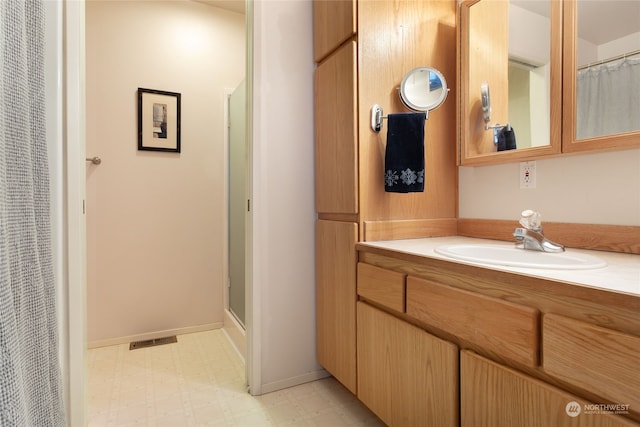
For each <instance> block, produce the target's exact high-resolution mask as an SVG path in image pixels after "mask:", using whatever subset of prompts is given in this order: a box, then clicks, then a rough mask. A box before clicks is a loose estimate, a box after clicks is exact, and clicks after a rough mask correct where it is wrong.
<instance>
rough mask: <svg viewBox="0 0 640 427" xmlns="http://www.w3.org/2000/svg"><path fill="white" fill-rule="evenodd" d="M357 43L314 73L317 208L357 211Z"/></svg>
mask: <svg viewBox="0 0 640 427" xmlns="http://www.w3.org/2000/svg"><path fill="white" fill-rule="evenodd" d="M356 79H357V77H356V43H355V42H354V41H351V42H349V43H347V44H345V45H344V46H342V47H341V48H340V49H338V51H336V52H335V53H334V54H333V55H331V56H330V57H329V58H328V59H327V60H326V61H324V62H323V63H322V64H320V65H318V68H317V70H316V74H315V93H316V95H315V118H316V127H315V139H316V144H315V165H316V210H317V211H318V212H332V213H342V214H357V213H358V163H357V158H358V152H357V151H358V144H357V141H358V139H357V105H356Z"/></svg>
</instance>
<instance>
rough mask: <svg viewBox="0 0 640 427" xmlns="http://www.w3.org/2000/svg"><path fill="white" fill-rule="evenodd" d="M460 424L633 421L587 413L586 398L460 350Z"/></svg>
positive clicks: (537, 426) (607, 426)
mask: <svg viewBox="0 0 640 427" xmlns="http://www.w3.org/2000/svg"><path fill="white" fill-rule="evenodd" d="M585 405H587V406H585ZM460 425H461V426H462V427H466V426H468V427H475V426H492V427H502V426H504V427H512V426H528V427H548V426H556V427H562V426H572V427H574V426H585V427H586V426H593V427H596V426H597V427H614V426H616V427H618V426H619V427H622V426H626V427H630V426H637V424H635V423H634V422H632V421H630V420H627V419H624V418H622V417H620V416H618V415H613V414H603V413H590V412H589V406H588V402H586V401H584V400H582V399H579V398H578V397H576V396H574V395H572V394H569V393H567V392H565V391H563V390H560V389H557V388H555V387H553V386H551V385H549V384H546V383H544V382H542V381H540V380H537V379H535V378H531V377H529V376H527V375H524V374H522V373H520V372H517V371H514V370H513V369H510V368H506V367H504V366H502V365H498V364H497V363H494V362H492V361H490V360H487V359H485V358H483V357H480V356H478V355H476V354H475V353H472V352H470V351H462V352H461V353H460Z"/></svg>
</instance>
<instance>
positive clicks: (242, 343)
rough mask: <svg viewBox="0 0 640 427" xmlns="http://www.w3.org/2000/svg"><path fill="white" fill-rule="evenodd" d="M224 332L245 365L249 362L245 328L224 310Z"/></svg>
mask: <svg viewBox="0 0 640 427" xmlns="http://www.w3.org/2000/svg"><path fill="white" fill-rule="evenodd" d="M222 330H223V331H224V332H225V333H226V334H227V337H229V341H230V342H231V344H232V345H233V346H234V347H235V349H236V352H237V353H238V355H239V356H240V358H241V359H242V362H243V363H244V362H245V361H246V360H247V337H246V333H245V330H244V328H243V327H242V325H241V324H240V323H239V322H238V321H237V320H236V318H235V316H234V315H233V314H231V312H229V310H226V309H225V310H224V326H223V328H222Z"/></svg>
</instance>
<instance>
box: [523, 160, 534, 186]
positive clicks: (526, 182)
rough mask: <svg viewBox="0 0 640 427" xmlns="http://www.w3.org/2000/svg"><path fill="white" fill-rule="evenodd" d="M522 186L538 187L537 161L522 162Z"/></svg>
mask: <svg viewBox="0 0 640 427" xmlns="http://www.w3.org/2000/svg"><path fill="white" fill-rule="evenodd" d="M520 188H536V162H520Z"/></svg>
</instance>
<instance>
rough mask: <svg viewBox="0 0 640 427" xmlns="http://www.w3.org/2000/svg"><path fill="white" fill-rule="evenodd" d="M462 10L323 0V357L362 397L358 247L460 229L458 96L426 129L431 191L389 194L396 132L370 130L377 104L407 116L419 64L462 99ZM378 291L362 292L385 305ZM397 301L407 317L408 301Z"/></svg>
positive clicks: (317, 29) (318, 9) (318, 190)
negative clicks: (409, 83)
mask: <svg viewBox="0 0 640 427" xmlns="http://www.w3.org/2000/svg"><path fill="white" fill-rule="evenodd" d="M456 11H457V1H455V0H448V1H432V0H425V1H420V2H416V1H415V0H399V1H391V0H382V1H357V0H352V1H334V0H314V59H315V61H316V65H317V67H316V73H315V82H314V86H315V87H314V94H315V101H314V102H315V104H314V106H315V123H314V127H315V132H314V136H315V141H314V144H315V176H316V181H315V195H316V211H317V213H318V218H319V221H318V228H317V245H318V250H317V252H316V266H317V273H316V274H317V278H316V280H317V283H316V288H317V324H318V326H317V354H318V362H319V363H320V364H321V365H322V366H323V367H324V368H325V369H326V370H327V371H328V372H330V373H331V374H332V375H334V376H335V377H336V378H337V379H338V380H339V381H340V382H342V383H343V384H344V385H345V386H346V387H347V388H348V389H349V390H351V391H352V392H353V393H356V369H355V366H356V329H355V325H356V308H355V307H356V305H355V304H356V298H357V295H356V285H355V281H356V273H355V272H356V263H357V259H356V255H355V244H356V242H358V241H364V240H379V239H382V238H385V239H392V238H406V237H420V236H433V235H451V234H455V231H456V204H457V201H456V195H457V190H456V182H457V166H456V160H455V154H456V152H455V141H456V134H455V125H456V105H455V96H454V95H453V94H451V95H450V96H449V99H450V100H449V101H447V102H445V103H444V104H443V105H442V106H440V107H439V108H438V109H437V110H436V111H433V112H432V113H431V114H430V115H429V120H428V121H427V123H426V125H425V191H424V192H417V193H406V194H399V193H386V192H385V189H384V153H385V147H386V132H387V129H386V126H384V127H383V130H382V131H381V132H380V133H376V132H374V131H373V130H372V129H371V126H370V123H371V117H370V110H371V107H372V105H373V104H380V105H381V106H382V107H383V108H384V112H385V114H389V113H393V112H406V111H407V110H406V109H405V108H404V107H403V105H402V102H401V101H400V98H399V95H398V90H397V88H398V87H399V86H400V83H401V82H402V79H403V77H404V75H405V74H406V73H408V72H409V71H411V70H412V69H414V68H416V67H423V66H430V67H434V68H437V69H438V70H440V71H441V72H442V73H443V74H444V76H445V78H446V79H447V81H448V82H449V86H450V87H452V92H455V87H453V86H454V84H453V83H454V82H455V81H456V31H455V30H456ZM301 143H305V142H304V141H301ZM374 288H375V284H374ZM374 288H370V289H368V290H363V292H367V291H369V292H372V293H373V294H376V295H372V294H371V293H370V294H369V296H370V297H372V298H376V297H382V298H383V299H385V298H386V296H384V295H382V294H384V292H382V293H380V289H379V288H378V289H377V290H376V289H374ZM397 290H398V289H396V290H395V291H397ZM392 298H394V299H395V304H397V305H396V307H397V308H396V309H397V310H401V309H402V307H403V304H404V296H401V297H400V298H402V300H398V295H397V294H395V295H393V296H392Z"/></svg>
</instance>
